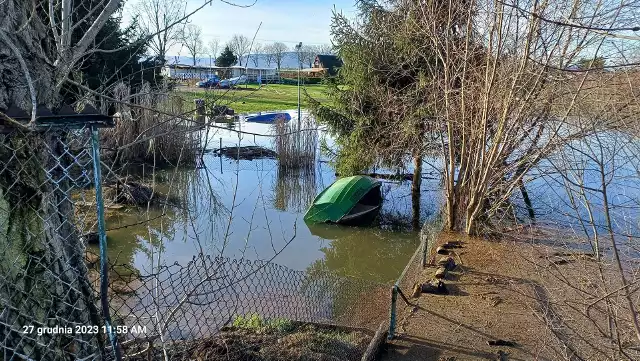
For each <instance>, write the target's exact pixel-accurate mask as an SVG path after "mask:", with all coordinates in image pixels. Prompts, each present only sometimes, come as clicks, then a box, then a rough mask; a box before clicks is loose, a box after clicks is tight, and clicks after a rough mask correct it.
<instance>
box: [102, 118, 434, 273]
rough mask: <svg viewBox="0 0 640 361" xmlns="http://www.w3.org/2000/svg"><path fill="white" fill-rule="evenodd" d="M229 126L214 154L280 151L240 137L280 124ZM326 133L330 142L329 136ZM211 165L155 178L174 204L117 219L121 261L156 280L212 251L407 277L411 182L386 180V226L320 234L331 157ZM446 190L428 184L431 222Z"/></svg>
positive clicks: (294, 265)
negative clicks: (307, 165)
mask: <svg viewBox="0 0 640 361" xmlns="http://www.w3.org/2000/svg"><path fill="white" fill-rule="evenodd" d="M291 115H292V118H293V119H292V120H291V122H297V119H296V114H295V112H294V111H293V112H291ZM305 116H306V115H305ZM219 125H220V128H210V129H209V130H208V134H205V135H203V139H207V140H208V141H207V144H206V148H207V149H216V148H218V147H219V146H220V145H221V144H222V146H223V147H228V146H237V145H238V144H240V145H241V146H247V145H261V146H265V147H267V148H271V149H273V144H272V139H273V138H272V137H266V136H260V135H252V134H239V133H237V132H235V131H233V129H237V130H242V131H244V132H249V133H255V134H273V130H272V126H271V125H268V124H257V123H247V122H244V121H243V120H242V119H241V120H240V121H239V122H236V123H231V124H225V123H220V124H219ZM319 134H320V135H319V136H320V137H326V135H324V133H323V132H322V131H320V132H319ZM326 140H327V143H328V144H331V140H330V139H326ZM319 153H320V152H318V154H319ZM203 161H204V166H200V167H197V169H196V167H191V168H190V169H186V168H183V169H170V170H165V171H162V172H158V173H157V174H155V175H154V176H148V177H147V180H146V182H147V183H151V182H155V187H156V189H157V190H158V191H159V192H160V193H161V194H163V195H169V198H170V199H172V201H170V202H168V203H169V204H165V205H160V206H153V207H151V208H149V209H146V208H144V209H139V208H138V209H136V208H133V207H130V208H128V209H127V210H126V211H124V212H123V211H121V210H119V211H110V212H108V213H107V219H106V220H107V229H108V230H109V231H108V234H107V236H108V247H109V248H108V252H109V257H110V259H111V260H112V262H115V263H120V264H122V263H126V264H129V265H131V266H133V267H135V268H137V269H138V270H140V271H141V273H143V274H149V273H152V272H153V270H154V268H155V267H157V266H158V265H159V264H160V265H172V264H174V263H176V262H177V263H179V264H187V263H188V262H189V261H191V260H192V259H193V257H194V256H195V255H198V254H200V253H204V254H206V255H210V256H211V257H220V256H222V257H230V258H235V259H238V258H243V259H248V260H262V261H272V262H274V263H276V264H279V265H283V266H286V267H288V268H290V269H293V270H299V271H305V270H311V269H314V270H317V269H324V270H328V271H332V272H334V273H336V274H338V275H341V276H353V277H357V278H361V279H366V280H370V281H375V282H385V283H386V282H391V281H393V280H395V279H396V278H397V277H398V276H399V275H400V273H401V272H402V269H403V268H404V266H405V265H406V263H407V262H408V260H409V258H410V257H411V255H412V254H413V252H414V251H415V249H416V247H417V246H418V243H419V237H418V234H417V232H413V231H411V230H408V229H409V227H408V225H410V224H411V223H410V221H411V216H412V213H411V212H412V211H411V209H412V207H411V194H410V186H411V183H410V182H407V181H405V182H394V181H384V183H383V187H382V190H383V195H384V204H383V209H382V212H381V217H380V218H381V223H380V224H374V225H372V226H371V227H367V228H363V227H343V226H337V225H315V226H314V225H307V224H305V222H304V221H303V215H304V212H305V211H306V209H307V207H308V206H309V205H310V204H311V202H312V200H313V198H314V197H315V195H316V194H318V193H319V192H320V191H321V190H322V189H324V188H325V187H327V186H329V185H330V184H331V183H332V182H333V181H334V180H335V174H334V171H333V169H332V168H331V166H330V165H329V164H328V163H327V162H326V160H325V159H324V158H323V156H321V155H319V156H318V160H317V162H315V166H314V169H312V170H309V171H300V172H282V171H279V168H278V163H277V160H274V159H255V160H240V161H236V160H231V159H228V158H224V157H218V156H216V155H215V154H213V153H211V152H207V153H206V154H205V155H204V157H203ZM383 171H384V170H378V171H377V172H378V173H380V172H383ZM407 171H408V172H411V169H408V170H407ZM438 187H439V186H438V184H437V180H429V179H425V180H424V181H423V193H422V201H421V219H426V218H427V217H428V216H430V215H431V214H433V213H434V210H435V209H436V208H437V203H438V199H439V195H440V192H439V191H438ZM398 223H403V224H404V226H398ZM128 225H130V226H128ZM125 226H126V227H125ZM120 227H124V228H120Z"/></svg>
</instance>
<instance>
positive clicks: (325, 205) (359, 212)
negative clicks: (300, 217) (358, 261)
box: [304, 175, 382, 226]
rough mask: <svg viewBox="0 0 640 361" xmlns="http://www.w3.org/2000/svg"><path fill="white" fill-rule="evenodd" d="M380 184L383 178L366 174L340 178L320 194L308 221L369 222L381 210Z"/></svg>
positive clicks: (349, 223) (308, 215) (362, 223)
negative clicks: (379, 179) (379, 178)
mask: <svg viewBox="0 0 640 361" xmlns="http://www.w3.org/2000/svg"><path fill="white" fill-rule="evenodd" d="M380 186H381V183H380V181H378V180H376V179H374V178H371V177H368V176H364V175H356V176H352V177H345V178H340V179H338V180H336V181H335V182H333V184H332V185H330V186H329V187H328V188H326V189H325V190H323V191H322V192H321V193H320V194H318V196H317V197H316V199H314V200H313V204H312V205H311V207H309V210H307V213H305V215H304V221H305V222H307V223H339V224H345V225H351V226H355V225H367V224H369V223H371V221H373V219H374V218H375V217H376V216H377V215H378V213H379V212H380V208H381V206H382V194H381V192H380Z"/></svg>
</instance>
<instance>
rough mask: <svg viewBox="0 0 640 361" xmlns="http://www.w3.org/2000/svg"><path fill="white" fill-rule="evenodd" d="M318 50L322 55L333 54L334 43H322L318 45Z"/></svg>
mask: <svg viewBox="0 0 640 361" xmlns="http://www.w3.org/2000/svg"><path fill="white" fill-rule="evenodd" d="M316 52H317V53H318V54H321V55H333V54H334V51H333V45H331V44H320V45H317V46H316Z"/></svg>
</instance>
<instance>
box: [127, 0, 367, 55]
mask: <svg viewBox="0 0 640 361" xmlns="http://www.w3.org/2000/svg"><path fill="white" fill-rule="evenodd" d="M136 1H137V0H129V3H131V4H132V3H135V2H136ZM204 1H205V0H188V3H187V4H188V5H187V11H190V10H193V9H195V8H197V7H199V6H201V5H202V4H203V2H204ZM228 1H230V2H233V3H236V4H238V5H249V4H251V3H253V1H254V0H228ZM355 2H356V0H316V1H313V0H257V2H256V4H255V5H253V6H252V7H249V8H240V7H236V6H232V5H229V4H225V3H224V2H222V1H215V0H214V1H213V3H212V4H211V5H207V6H206V7H205V8H203V9H202V10H200V11H199V12H197V13H196V14H194V15H193V16H192V17H191V18H190V19H191V22H192V23H193V24H196V25H199V26H200V27H202V31H203V35H204V36H203V38H204V39H203V40H204V44H205V45H206V44H208V43H209V39H211V38H217V39H218V40H219V42H220V44H221V46H222V44H224V43H225V42H227V41H228V40H229V39H230V38H231V36H232V35H233V34H242V35H244V36H246V37H248V38H249V39H251V38H253V36H254V33H255V32H256V29H257V28H258V25H259V24H260V22H261V21H262V27H261V28H260V31H259V32H258V34H257V36H256V42H259V43H272V42H274V41H281V42H283V43H285V44H287V45H288V46H290V47H292V46H294V45H295V44H297V43H298V42H300V41H301V42H302V43H303V44H310V45H316V44H327V43H330V29H329V27H330V24H331V14H332V10H333V8H334V5H335V8H336V9H337V10H338V11H342V12H343V13H345V14H346V15H348V16H351V15H353V14H355ZM170 54H171V55H186V51H185V50H184V49H183V50H182V51H181V49H180V46H179V45H178V46H177V47H173V48H172V49H171V51H170Z"/></svg>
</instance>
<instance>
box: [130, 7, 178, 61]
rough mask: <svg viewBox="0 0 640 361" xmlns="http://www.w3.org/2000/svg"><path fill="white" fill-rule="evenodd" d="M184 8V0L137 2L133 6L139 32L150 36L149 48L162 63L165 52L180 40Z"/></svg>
mask: <svg viewBox="0 0 640 361" xmlns="http://www.w3.org/2000/svg"><path fill="white" fill-rule="evenodd" d="M186 8H187V2H186V1H185V0H176V1H172V0H139V1H138V2H137V3H136V5H135V6H134V16H136V20H137V22H138V25H139V27H140V30H141V31H142V32H143V34H147V35H148V36H151V39H150V40H149V47H150V48H151V50H152V51H153V52H154V53H155V55H157V56H158V57H159V58H160V59H162V61H163V62H164V61H166V56H167V51H168V50H169V49H170V48H171V47H172V46H173V45H175V44H176V43H177V42H179V41H180V40H181V34H182V28H183V27H184V24H185V22H184V21H183V20H182V19H184V17H185V12H186ZM176 22H178V24H177V25H174V24H175V23H176Z"/></svg>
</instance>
